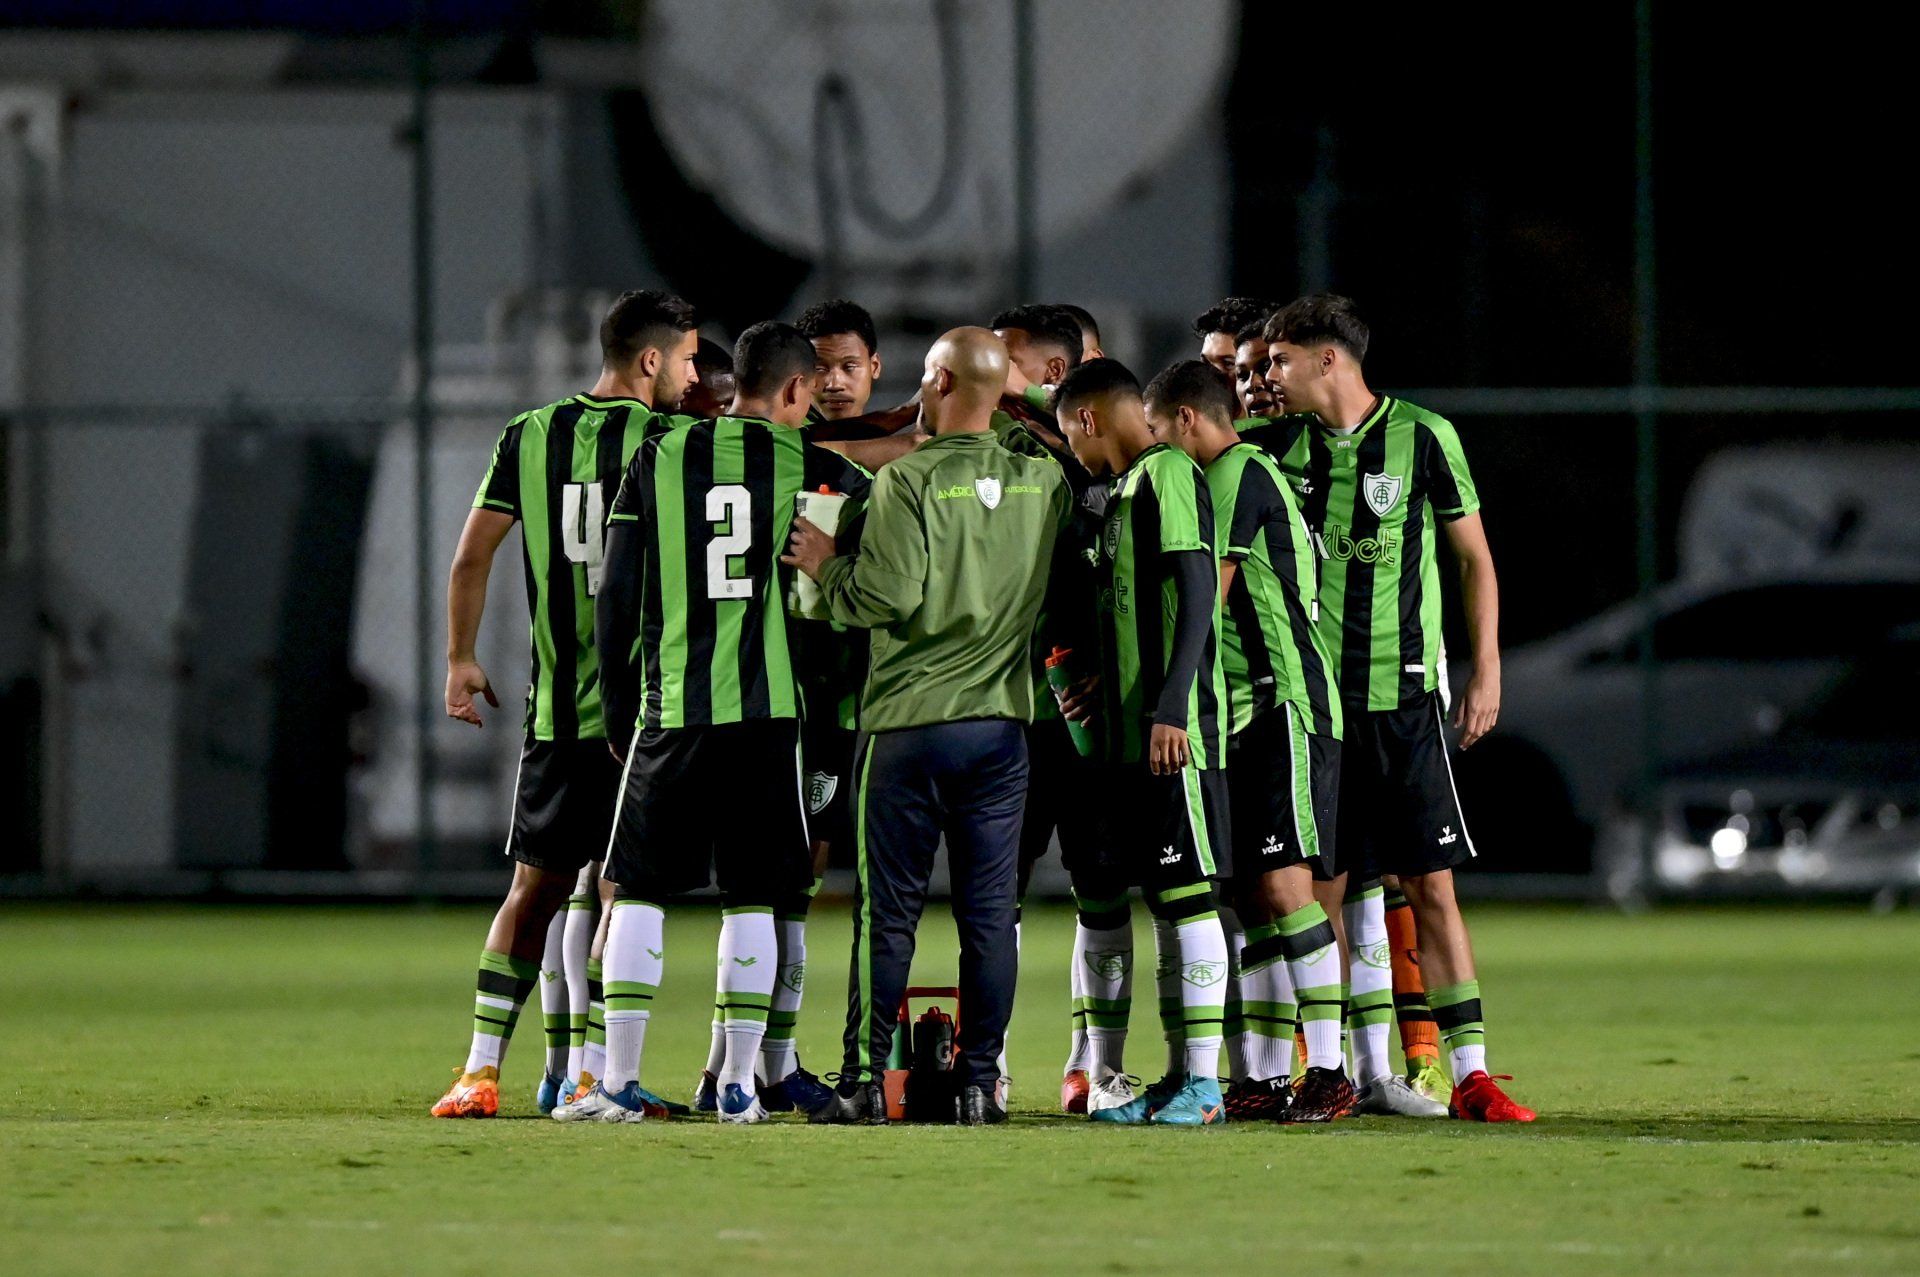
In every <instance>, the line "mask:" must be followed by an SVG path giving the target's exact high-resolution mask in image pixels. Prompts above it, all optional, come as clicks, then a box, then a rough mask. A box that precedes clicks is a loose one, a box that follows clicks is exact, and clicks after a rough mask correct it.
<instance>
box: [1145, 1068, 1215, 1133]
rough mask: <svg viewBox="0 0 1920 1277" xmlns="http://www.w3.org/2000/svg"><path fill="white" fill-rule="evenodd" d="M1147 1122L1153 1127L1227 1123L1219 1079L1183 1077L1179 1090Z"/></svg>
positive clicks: (1189, 1075)
mask: <svg viewBox="0 0 1920 1277" xmlns="http://www.w3.org/2000/svg"><path fill="white" fill-rule="evenodd" d="M1147 1120H1148V1121H1149V1122H1151V1123H1153V1124H1154V1125H1155V1126H1218V1125H1219V1124H1220V1123H1222V1122H1224V1121H1226V1120H1227V1105H1226V1101H1225V1100H1223V1099H1221V1097H1220V1079H1219V1078H1215V1077H1196V1076H1195V1075H1193V1074H1191V1073H1189V1074H1187V1079H1186V1081H1185V1082H1184V1083H1183V1084H1182V1085H1181V1087H1180V1089H1179V1090H1178V1091H1176V1092H1174V1094H1173V1097H1172V1098H1171V1099H1169V1100H1168V1101H1167V1102H1166V1103H1165V1104H1162V1105H1160V1106H1159V1107H1158V1108H1156V1109H1154V1110H1153V1114H1152V1116H1150V1117H1148V1118H1147Z"/></svg>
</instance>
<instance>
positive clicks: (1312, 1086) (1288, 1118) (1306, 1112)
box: [1275, 1069, 1355, 1122]
mask: <svg viewBox="0 0 1920 1277" xmlns="http://www.w3.org/2000/svg"><path fill="white" fill-rule="evenodd" d="M1354 1102H1355V1096H1354V1091H1353V1083H1351V1082H1349V1081H1347V1075H1346V1074H1345V1073H1343V1072H1341V1071H1340V1070H1339V1069H1308V1070H1307V1071H1306V1072H1305V1073H1303V1074H1301V1075H1300V1080H1299V1081H1298V1082H1296V1083H1294V1086H1293V1103H1292V1104H1289V1105H1288V1106H1287V1111H1286V1112H1285V1113H1284V1114H1282V1115H1281V1116H1280V1117H1279V1118H1277V1119H1275V1120H1276V1121H1281V1122H1331V1121H1333V1120H1335V1119H1336V1118H1342V1117H1345V1116H1346V1115H1347V1114H1349V1113H1351V1112H1353V1106H1354Z"/></svg>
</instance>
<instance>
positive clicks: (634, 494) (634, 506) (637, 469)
mask: <svg viewBox="0 0 1920 1277" xmlns="http://www.w3.org/2000/svg"><path fill="white" fill-rule="evenodd" d="M659 441H660V436H659V435H650V436H648V437H647V438H646V439H645V440H643V441H642V442H641V444H640V446H639V447H638V448H635V449H634V450H633V457H632V459H631V460H629V461H628V462H627V469H626V473H624V474H622V475H621V476H620V491H619V492H617V493H615V494H614V498H613V509H612V510H611V511H609V512H608V514H607V522H608V523H638V522H639V521H640V514H641V511H642V509H643V508H644V507H645V505H646V499H647V492H646V486H647V478H646V476H647V469H648V467H649V466H651V465H652V464H653V454H654V453H655V451H657V449H658V447H659Z"/></svg>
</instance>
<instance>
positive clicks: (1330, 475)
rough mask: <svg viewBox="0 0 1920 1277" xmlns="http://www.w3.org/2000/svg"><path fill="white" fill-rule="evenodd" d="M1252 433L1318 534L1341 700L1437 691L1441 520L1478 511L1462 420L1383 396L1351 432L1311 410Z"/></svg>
mask: <svg viewBox="0 0 1920 1277" xmlns="http://www.w3.org/2000/svg"><path fill="white" fill-rule="evenodd" d="M1242 433H1243V435H1244V437H1245V438H1247V439H1249V440H1251V441H1252V442H1255V443H1258V444H1259V445H1260V446H1261V447H1263V448H1265V449H1266V450H1267V451H1268V452H1269V453H1271V454H1272V455H1273V456H1274V458H1275V459H1276V460H1278V461H1279V463H1280V468H1281V470H1282V471H1284V472H1285V473H1286V475H1287V478H1288V480H1289V482H1291V483H1292V484H1293V487H1294V492H1295V494H1296V495H1297V496H1298V498H1299V500H1300V506H1301V510H1302V512H1303V513H1304V514H1305V515H1306V518H1307V526H1308V527H1310V528H1312V529H1313V530H1314V533H1315V535H1316V536H1318V537H1319V538H1320V549H1321V555H1322V562H1321V565H1320V629H1321V633H1322V634H1323V635H1324V636H1325V638H1326V641H1327V651H1328V655H1330V656H1331V657H1332V658H1333V667H1334V676H1335V678H1336V680H1337V681H1338V683H1339V685H1340V696H1341V699H1342V700H1344V701H1345V702H1346V703H1347V705H1348V706H1349V707H1351V708H1360V709H1369V710H1383V709H1398V708H1400V707H1401V706H1404V705H1411V704H1413V703H1415V702H1417V701H1418V700H1419V699H1420V698H1421V697H1423V696H1425V695H1426V694H1427V693H1428V692H1431V691H1433V690H1435V689H1436V688H1438V687H1439V686H1440V675H1441V669H1440V663H1441V660H1442V653H1441V649H1442V640H1441V633H1440V572H1439V567H1438V564H1437V560H1436V557H1435V551H1436V549H1437V546H1436V544H1435V538H1434V519H1435V517H1436V516H1437V517H1439V518H1441V519H1446V520H1452V519H1459V518H1464V517H1466V516H1467V515H1470V514H1472V513H1474V512H1475V511H1477V510H1478V509H1479V508H1480V497H1479V494H1478V493H1476V492H1475V491H1474V488H1473V476H1472V475H1471V474H1470V473H1469V472H1468V470H1467V459H1466V456H1465V454H1464V453H1463V452H1462V451H1461V449H1460V436H1459V435H1458V434H1456V433H1455V432H1454V429H1453V426H1452V424H1451V423H1450V422H1448V421H1447V420H1446V419H1445V418H1444V417H1440V416H1437V415H1436V414H1434V413H1431V412H1428V411H1427V410H1426V409H1424V408H1420V407H1417V406H1415V405H1414V404H1410V403H1408V402H1407V401H1406V400H1404V399H1395V398H1392V397H1390V396H1382V397H1381V400H1380V402H1379V404H1377V405H1376V406H1375V407H1374V410H1373V412H1372V413H1370V414H1369V415H1368V417H1367V419H1366V420H1365V421H1364V422H1362V423H1361V424H1360V426H1359V427H1358V428H1357V429H1355V430H1353V431H1351V432H1348V433H1346V434H1341V433H1338V432H1336V431H1333V430H1329V429H1328V428H1327V427H1326V426H1324V425H1322V424H1321V423H1320V421H1319V420H1318V419H1317V418H1307V417H1304V416H1293V417H1282V418H1280V419H1278V420H1276V421H1273V422H1271V423H1268V424H1266V425H1264V426H1250V427H1249V428H1248V429H1246V430H1244V431H1243V432H1242Z"/></svg>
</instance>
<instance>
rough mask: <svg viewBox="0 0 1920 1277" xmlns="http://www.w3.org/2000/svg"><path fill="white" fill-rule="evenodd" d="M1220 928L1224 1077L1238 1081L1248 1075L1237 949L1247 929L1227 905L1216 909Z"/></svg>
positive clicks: (1239, 948)
mask: <svg viewBox="0 0 1920 1277" xmlns="http://www.w3.org/2000/svg"><path fill="white" fill-rule="evenodd" d="M1220 929H1221V932H1222V933H1223V934H1224V935H1225V936H1226V939H1227V997H1226V1019H1225V1023H1224V1025H1223V1026H1222V1027H1223V1028H1224V1030H1225V1034H1226V1042H1225V1045H1226V1048H1227V1078H1228V1080H1230V1081H1234V1082H1238V1081H1240V1080H1242V1079H1243V1078H1245V1077H1247V1076H1248V1074H1247V1050H1246V1034H1247V1026H1246V1019H1245V1008H1244V1007H1243V1006H1242V1004H1241V998H1242V997H1243V996H1244V993H1243V991H1242V989H1241V985H1240V951H1241V950H1242V949H1244V948H1246V947H1247V933H1246V932H1244V931H1242V930H1241V929H1240V919H1239V917H1238V916H1237V915H1236V914H1234V913H1233V912H1232V911H1231V910H1227V909H1222V910H1221V911H1220Z"/></svg>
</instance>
